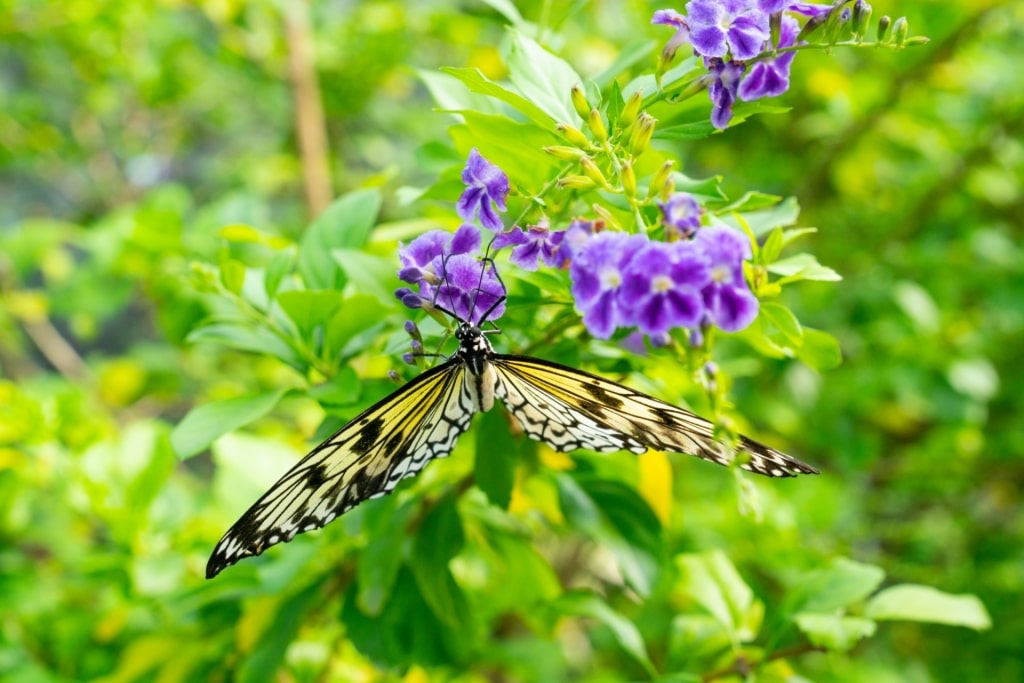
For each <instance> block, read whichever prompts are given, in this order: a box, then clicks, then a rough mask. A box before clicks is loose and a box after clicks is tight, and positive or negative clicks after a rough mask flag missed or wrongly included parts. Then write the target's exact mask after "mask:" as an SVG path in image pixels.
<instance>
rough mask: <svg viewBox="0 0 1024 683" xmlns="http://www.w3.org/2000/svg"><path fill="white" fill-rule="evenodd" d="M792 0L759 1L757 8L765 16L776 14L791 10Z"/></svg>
mask: <svg viewBox="0 0 1024 683" xmlns="http://www.w3.org/2000/svg"><path fill="white" fill-rule="evenodd" d="M791 4H793V3H792V2H791V1H790V0H757V8H758V9H759V10H761V11H762V12H764V13H765V14H775V13H776V12H782V11H784V10H787V9H789V6H790V5H791Z"/></svg>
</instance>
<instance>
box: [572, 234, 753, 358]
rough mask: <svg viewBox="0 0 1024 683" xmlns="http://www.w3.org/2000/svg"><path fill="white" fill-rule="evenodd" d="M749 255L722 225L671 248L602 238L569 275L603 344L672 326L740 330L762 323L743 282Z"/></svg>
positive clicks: (622, 237) (661, 333) (656, 335)
mask: <svg viewBox="0 0 1024 683" xmlns="http://www.w3.org/2000/svg"><path fill="white" fill-rule="evenodd" d="M750 254H751V252H750V244H749V243H748V242H747V239H746V238H745V237H744V236H743V235H742V234H740V233H738V232H736V231H735V230H732V229H730V228H726V227H723V226H712V227H705V228H701V229H700V230H699V231H697V233H696V235H695V237H694V238H693V239H692V240H685V239H684V240H677V241H674V242H653V241H651V240H649V239H648V238H647V237H646V236H645V235H629V234H626V233H621V232H602V233H599V234H597V235H594V236H593V237H591V238H590V239H588V240H587V241H586V242H585V243H584V244H583V245H581V246H580V247H579V248H578V249H577V251H576V252H575V256H574V258H573V260H572V263H571V264H570V266H569V277H570V279H571V280H572V294H573V298H574V299H575V300H576V307H577V308H578V309H579V310H580V312H581V313H582V314H583V323H584V324H585V325H586V326H587V329H589V330H590V332H591V333H592V334H593V335H594V336H595V337H598V338H600V339H608V338H609V337H610V336H611V335H612V334H613V333H614V332H615V330H616V329H617V328H619V327H634V326H635V327H636V328H637V330H639V331H640V332H642V333H643V334H646V335H649V336H650V337H651V338H652V339H654V340H658V339H664V338H665V335H666V333H667V332H668V331H669V330H671V329H672V328H675V327H685V328H698V327H702V326H705V325H715V326H717V327H719V328H721V329H723V330H725V331H726V332H735V331H738V330H741V329H743V328H744V327H746V326H747V325H749V324H750V323H751V322H753V320H754V318H756V317H757V311H758V302H757V298H755V297H754V295H753V294H752V293H751V292H750V290H749V289H748V287H747V283H746V280H745V279H744V277H743V260H744V259H745V258H750Z"/></svg>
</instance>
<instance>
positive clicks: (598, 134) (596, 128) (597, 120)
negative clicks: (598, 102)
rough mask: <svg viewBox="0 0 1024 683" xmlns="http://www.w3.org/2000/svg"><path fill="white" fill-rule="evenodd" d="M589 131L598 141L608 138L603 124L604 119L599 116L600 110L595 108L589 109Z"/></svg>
mask: <svg viewBox="0 0 1024 683" xmlns="http://www.w3.org/2000/svg"><path fill="white" fill-rule="evenodd" d="M589 125H590V132H592V133H593V134H594V137H595V138H597V140H598V141H599V142H604V141H605V140H607V139H608V129H607V128H605V126H604V119H603V118H601V112H599V111H598V110H596V109H591V110H590V121H589Z"/></svg>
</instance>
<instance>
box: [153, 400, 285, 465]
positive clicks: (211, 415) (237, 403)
mask: <svg viewBox="0 0 1024 683" xmlns="http://www.w3.org/2000/svg"><path fill="white" fill-rule="evenodd" d="M286 393H288V390H287V389H280V390H278V391H272V392H269V393H265V394H256V395H254V396H239V397H238V398H229V399H227V400H224V401H216V402H213V403H205V404H203V405H201V406H196V407H195V408H193V409H192V410H191V411H189V413H188V415H186V416H185V417H184V419H182V421H181V422H179V423H178V426H177V427H175V428H174V431H173V432H171V445H172V446H173V447H174V451H175V452H176V453H177V454H178V457H179V458H182V459H184V458H188V457H191V456H193V455H195V454H196V453H199V452H200V451H202V450H203V449H205V448H206V447H207V446H209V445H210V444H211V443H213V442H214V440H215V439H217V438H218V437H220V436H223V435H224V434H226V433H228V432H230V431H232V430H234V429H238V428H239V427H244V426H245V425H247V424H249V423H250V422H253V421H254V420H258V419H259V418H261V417H263V416H264V415H266V414H267V413H269V412H270V410H271V409H272V408H273V407H274V406H276V405H277V403H278V401H280V400H281V397H283V396H284V395H285V394H286Z"/></svg>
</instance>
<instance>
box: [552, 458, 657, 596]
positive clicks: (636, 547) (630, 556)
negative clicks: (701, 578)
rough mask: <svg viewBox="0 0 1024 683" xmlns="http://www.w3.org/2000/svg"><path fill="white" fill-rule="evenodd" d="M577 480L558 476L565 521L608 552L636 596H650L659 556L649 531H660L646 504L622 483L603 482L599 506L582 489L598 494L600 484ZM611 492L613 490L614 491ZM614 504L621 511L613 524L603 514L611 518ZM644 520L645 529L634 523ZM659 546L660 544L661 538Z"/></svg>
mask: <svg viewBox="0 0 1024 683" xmlns="http://www.w3.org/2000/svg"><path fill="white" fill-rule="evenodd" d="M579 479H580V481H577V479H576V478H574V477H572V476H570V475H568V474H559V475H558V478H557V482H558V499H559V503H560V504H561V507H562V511H563V512H564V514H565V516H566V518H567V519H568V520H569V522H570V524H571V525H572V526H573V527H575V528H576V529H579V530H580V531H582V532H583V533H585V534H587V535H588V536H590V537H591V538H593V539H595V540H597V541H598V542H600V543H601V544H602V545H604V546H606V547H607V548H608V549H609V550H610V551H611V553H612V555H613V556H614V557H615V560H616V562H617V564H618V565H619V569H620V570H621V571H622V574H623V577H624V578H625V579H626V582H627V583H629V585H630V586H631V587H632V588H633V589H634V590H635V591H636V592H637V593H639V594H640V595H643V596H647V595H650V593H651V591H652V590H653V587H654V582H655V580H656V578H657V573H658V559H659V558H658V553H657V552H656V551H654V550H652V548H651V546H652V545H654V543H651V541H650V535H651V533H652V532H651V531H650V529H655V530H658V529H660V525H659V524H658V521H657V517H656V516H655V515H654V513H653V512H652V511H651V510H650V507H649V506H647V503H646V501H644V500H643V498H641V497H640V495H639V494H638V493H637V492H636V491H634V490H632V489H630V488H629V487H627V486H625V485H624V484H620V483H617V482H606V483H607V484H608V487H607V488H606V489H605V490H604V491H601V492H599V493H598V494H597V495H598V496H599V497H601V498H602V499H603V503H602V504H600V505H599V504H598V503H597V501H596V500H595V499H594V498H592V497H591V495H590V492H589V491H588V490H587V488H585V487H589V488H590V489H592V490H594V491H597V489H598V486H599V485H598V484H597V483H596V482H595V480H596V478H595V477H590V478H589V479H590V481H589V482H587V483H586V484H584V483H583V482H584V481H585V480H587V479H588V477H587V476H585V475H584V476H580V477H579ZM612 489H615V490H614V492H613V491H612ZM630 492H631V493H630ZM616 505H621V506H622V507H623V510H622V512H621V513H620V514H616V521H614V522H613V521H611V519H609V518H608V517H606V515H609V516H610V515H611V514H612V510H613V508H614V507H615V506H616ZM640 507H645V508H646V515H645V514H644V513H643V512H638V508H640ZM645 517H646V518H647V519H648V522H649V523H650V525H651V526H650V528H649V529H647V530H645V529H644V528H643V526H642V523H637V522H636V521H635V520H637V519H643V518H645ZM630 518H632V520H630ZM651 520H653V521H651ZM616 524H621V525H622V526H623V528H624V529H628V530H630V531H632V532H634V533H635V535H632V534H631V535H629V536H626V535H624V534H623V532H622V531H620V530H619V528H617V526H616ZM658 544H659V545H660V539H659V541H658Z"/></svg>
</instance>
